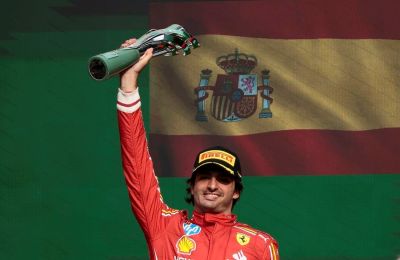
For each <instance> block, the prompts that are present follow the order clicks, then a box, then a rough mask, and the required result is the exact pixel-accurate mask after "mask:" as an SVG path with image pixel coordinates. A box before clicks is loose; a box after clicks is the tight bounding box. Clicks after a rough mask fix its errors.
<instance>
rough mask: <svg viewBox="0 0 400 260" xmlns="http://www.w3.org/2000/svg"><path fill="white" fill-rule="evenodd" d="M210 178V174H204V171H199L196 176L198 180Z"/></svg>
mask: <svg viewBox="0 0 400 260" xmlns="http://www.w3.org/2000/svg"><path fill="white" fill-rule="evenodd" d="M209 178H210V175H209V174H204V173H198V174H197V176H196V179H197V180H207V179H209Z"/></svg>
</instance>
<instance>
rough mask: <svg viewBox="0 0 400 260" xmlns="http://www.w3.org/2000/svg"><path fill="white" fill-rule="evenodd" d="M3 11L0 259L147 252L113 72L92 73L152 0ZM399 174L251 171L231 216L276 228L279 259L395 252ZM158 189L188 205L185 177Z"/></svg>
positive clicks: (143, 255) (144, 83) (141, 26)
mask: <svg viewBox="0 0 400 260" xmlns="http://www.w3.org/2000/svg"><path fill="white" fill-rule="evenodd" d="M0 12H1V13H0V14H1V25H0V29H1V35H0V58H1V59H0V71H1V72H0V73H1V74H0V259H147V258H148V257H147V247H146V244H145V240H144V236H143V234H142V232H141V230H140V228H139V226H138V224H137V223H136V221H135V220H134V217H133V215H132V214H131V211H130V207H129V201H128V196H127V191H126V188H125V183H124V180H123V177H122V168H121V161H120V149H119V137H118V130H117V122H116V108H115V100H116V89H117V87H118V79H112V80H109V81H106V82H101V83H99V82H95V81H93V80H91V79H90V78H89V76H88V74H87V69H86V66H87V59H88V58H89V57H90V56H91V55H94V54H97V53H100V52H104V51H108V50H110V49H113V48H116V47H118V46H119V45H120V43H121V42H122V41H124V40H125V39H127V38H129V37H131V36H140V35H142V34H143V33H144V32H146V31H147V30H148V29H149V28H148V27H149V26H148V3H147V1H123V0H120V1H114V2H105V1H92V0H86V1H60V0H57V1H54V0H53V1H44V0H41V1H39V2H28V1H16V2H7V3H2V8H1V11H0ZM148 75H149V68H147V69H146V71H145V72H144V73H143V75H142V77H141V81H140V83H139V85H140V86H141V91H142V93H141V95H142V100H143V102H142V104H143V105H142V107H143V111H144V115H145V124H146V126H147V129H148V130H149V128H148V126H149V102H146V100H149V95H148ZM399 176H400V175H398V174H391V175H389V174H388V175H375V174H374V173H373V172H367V173H365V175H357V176H356V175H342V176H275V177H246V178H245V180H244V185H245V190H244V193H243V196H242V197H241V200H240V202H239V203H238V205H237V207H236V208H235V212H236V213H237V214H238V215H239V220H240V221H242V222H245V223H248V224H251V225H253V226H254V227H256V228H259V229H262V230H266V231H267V232H269V233H270V234H271V235H273V236H274V237H275V238H276V239H277V240H278V242H279V244H280V254H281V258H282V259H304V260H305V259H365V260H367V259H371V260H372V259H396V258H397V255H398V254H400V192H399V191H400V177H399ZM160 184H161V189H162V192H163V195H164V198H165V201H166V202H168V203H169V205H170V206H171V207H175V208H188V207H189V205H187V204H185V203H184V196H185V193H184V192H185V191H184V187H185V180H184V179H182V178H172V177H171V178H160ZM179 186H180V187H182V189H177V188H176V187H179Z"/></svg>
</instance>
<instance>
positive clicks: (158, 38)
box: [89, 24, 200, 81]
mask: <svg viewBox="0 0 400 260" xmlns="http://www.w3.org/2000/svg"><path fill="white" fill-rule="evenodd" d="M199 46H200V43H199V42H198V41H197V39H196V38H194V37H193V36H192V35H190V34H189V33H188V32H187V31H186V30H185V29H184V28H183V27H182V26H180V25H178V24H172V25H170V26H168V27H167V28H165V29H159V30H155V29H152V30H150V31H148V32H147V33H145V34H144V35H142V36H141V37H140V38H139V39H137V41H136V42H135V43H134V44H132V45H130V46H128V47H125V48H121V49H117V50H113V51H109V52H105V53H102V54H99V55H96V56H93V57H91V58H90V59H89V73H90V76H92V78H93V79H95V80H98V81H100V80H105V79H109V78H111V77H113V76H115V75H118V74H119V73H120V72H121V71H123V70H124V69H126V68H128V67H129V66H131V65H133V64H134V63H136V62H137V61H138V60H139V58H140V56H141V55H143V53H144V52H145V51H146V50H147V49H149V48H153V56H160V55H164V56H173V55H177V54H179V51H180V50H183V55H184V56H186V55H188V54H190V48H191V47H192V48H197V47H199Z"/></svg>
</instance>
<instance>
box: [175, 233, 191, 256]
mask: <svg viewBox="0 0 400 260" xmlns="http://www.w3.org/2000/svg"><path fill="white" fill-rule="evenodd" d="M176 248H177V249H178V252H179V253H180V254H184V255H190V254H191V253H192V252H193V251H194V250H196V242H195V241H194V240H193V239H191V238H190V237H188V236H183V237H181V238H180V239H179V240H178V242H176Z"/></svg>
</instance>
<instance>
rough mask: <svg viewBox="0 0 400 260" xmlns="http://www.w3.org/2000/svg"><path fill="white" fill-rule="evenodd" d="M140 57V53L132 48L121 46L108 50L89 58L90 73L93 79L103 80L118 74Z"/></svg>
mask: <svg viewBox="0 0 400 260" xmlns="http://www.w3.org/2000/svg"><path fill="white" fill-rule="evenodd" d="M139 58H140V53H139V51H138V50H137V49H134V48H123V49H118V50H113V51H109V52H106V53H102V54H99V55H96V56H93V57H92V58H90V60H89V71H90V75H91V76H92V77H93V78H94V79H95V80H104V79H108V78H111V77H112V76H114V75H117V74H119V73H120V72H121V71H123V70H124V69H126V68H128V67H129V66H130V65H132V64H134V63H135V62H136V61H137V60H138V59H139Z"/></svg>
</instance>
